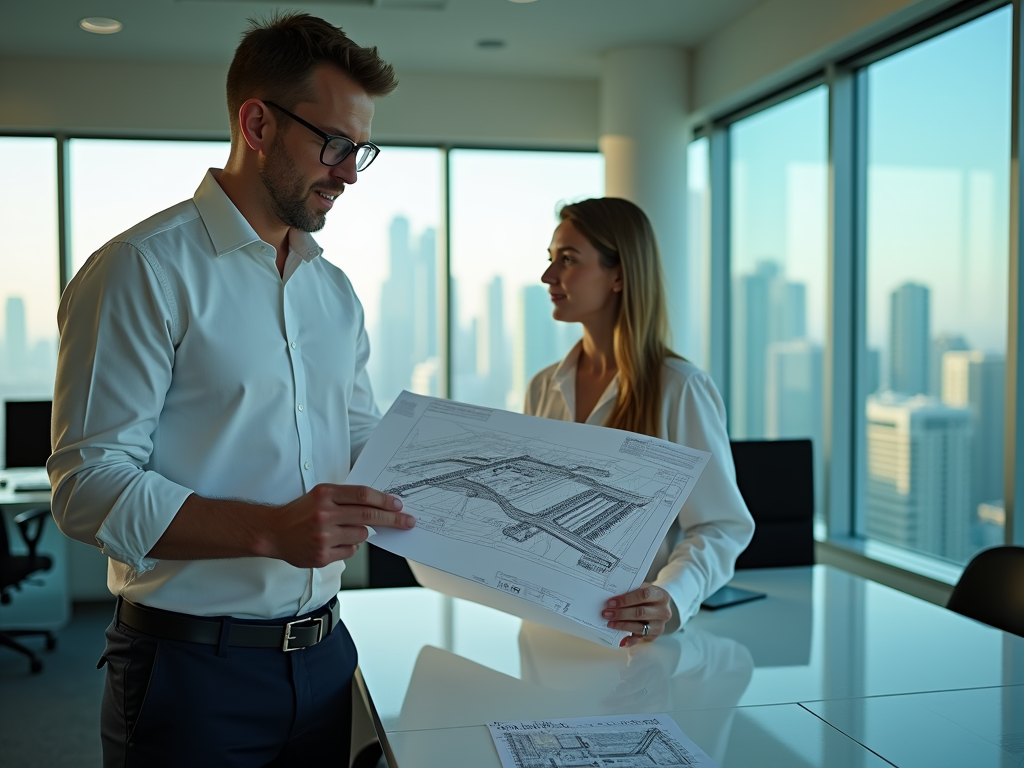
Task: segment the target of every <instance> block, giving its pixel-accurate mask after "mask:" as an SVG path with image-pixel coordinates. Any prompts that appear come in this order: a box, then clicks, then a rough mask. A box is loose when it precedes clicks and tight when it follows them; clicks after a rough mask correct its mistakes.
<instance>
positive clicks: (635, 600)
mask: <svg viewBox="0 0 1024 768" xmlns="http://www.w3.org/2000/svg"><path fill="white" fill-rule="evenodd" d="M601 616H602V617H604V618H605V619H608V620H609V621H608V627H610V628H611V629H621V630H623V631H625V632H632V633H633V634H632V635H630V636H629V637H624V638H622V642H621V643H619V647H620V648H629V647H631V646H634V645H636V644H637V643H639V642H640V641H641V640H653V639H654V638H656V637H658V636H659V635H662V634H664V632H665V625H666V624H667V623H668V622H669V620H670V619H671V618H672V598H671V597H670V596H669V594H668V592H666V591H665V590H664V589H662V588H661V587H656V586H654V585H653V584H648V583H647V582H644V583H643V585H641V587H640V588H639V589H634V590H633V591H632V592H627V593H626V594H624V595H619V596H618V597H613V598H611V599H610V600H609V601H608V602H607V603H605V609H604V610H603V611H602V612H601ZM644 625H646V626H647V634H646V635H645V634H644Z"/></svg>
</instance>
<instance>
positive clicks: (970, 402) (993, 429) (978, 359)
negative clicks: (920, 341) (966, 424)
mask: <svg viewBox="0 0 1024 768" xmlns="http://www.w3.org/2000/svg"><path fill="white" fill-rule="evenodd" d="M1005 396H1006V358H1005V357H1003V356H1002V355H987V354H985V353H984V352H980V351H978V350H971V351H969V352H960V351H957V352H947V353H946V354H944V355H943V356H942V402H943V403H945V404H946V405H949V406H951V407H955V408H967V409H969V410H970V413H971V462H970V466H971V509H972V510H975V511H976V510H977V508H978V506H979V505H981V504H985V503H989V502H997V501H999V500H1001V499H1002V498H1003V440H1004V418H1003V415H1004V413H1005Z"/></svg>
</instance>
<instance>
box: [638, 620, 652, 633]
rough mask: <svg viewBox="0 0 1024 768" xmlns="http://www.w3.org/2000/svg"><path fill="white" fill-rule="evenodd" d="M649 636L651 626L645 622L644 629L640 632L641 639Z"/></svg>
mask: <svg viewBox="0 0 1024 768" xmlns="http://www.w3.org/2000/svg"><path fill="white" fill-rule="evenodd" d="M649 634H651V625H650V624H649V623H647V622H646V621H645V622H644V628H643V630H642V631H641V632H640V637H647V636H648V635H649Z"/></svg>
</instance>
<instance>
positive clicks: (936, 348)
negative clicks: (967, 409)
mask: <svg viewBox="0 0 1024 768" xmlns="http://www.w3.org/2000/svg"><path fill="white" fill-rule="evenodd" d="M970 348H971V345H970V344H968V343H967V339H965V338H964V337H963V336H959V335H957V334H953V333H940V334H939V335H938V336H936V337H935V338H934V339H932V344H931V351H930V354H929V358H928V394H929V395H931V396H932V397H940V398H941V397H942V356H943V355H944V354H946V353H947V352H966V351H967V350H969V349H970Z"/></svg>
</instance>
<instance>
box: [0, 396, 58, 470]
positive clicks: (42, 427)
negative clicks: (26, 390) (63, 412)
mask: <svg viewBox="0 0 1024 768" xmlns="http://www.w3.org/2000/svg"><path fill="white" fill-rule="evenodd" d="M52 411H53V403H52V402H51V401H50V400H8V401H7V402H5V403H4V456H6V461H5V463H6V465H7V466H6V469H14V468H16V467H44V466H46V460H47V459H48V458H50V417H51V414H52Z"/></svg>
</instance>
